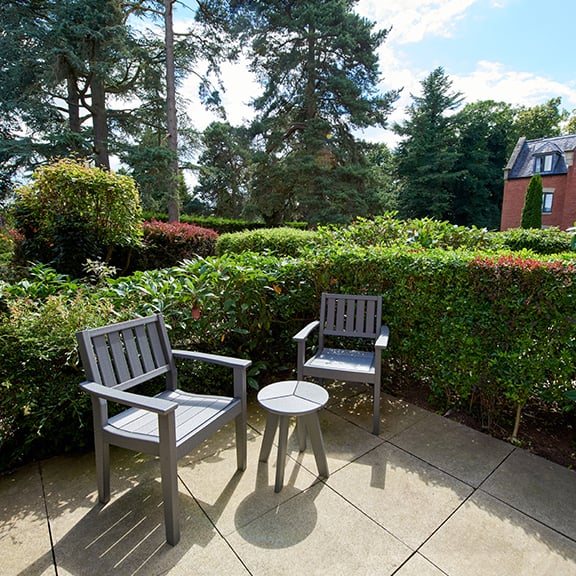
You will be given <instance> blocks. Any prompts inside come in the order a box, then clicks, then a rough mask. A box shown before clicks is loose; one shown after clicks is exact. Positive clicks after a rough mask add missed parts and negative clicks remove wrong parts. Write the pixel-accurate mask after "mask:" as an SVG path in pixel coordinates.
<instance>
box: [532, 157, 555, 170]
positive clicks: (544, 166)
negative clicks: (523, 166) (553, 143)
mask: <svg viewBox="0 0 576 576" xmlns="http://www.w3.org/2000/svg"><path fill="white" fill-rule="evenodd" d="M552 158H553V156H552V154H546V155H545V156H536V158H535V159H534V172H535V173H540V172H552Z"/></svg>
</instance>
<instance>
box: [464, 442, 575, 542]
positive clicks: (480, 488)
mask: <svg viewBox="0 0 576 576" xmlns="http://www.w3.org/2000/svg"><path fill="white" fill-rule="evenodd" d="M517 450H523V449H522V448H518V447H516V446H515V447H514V449H513V450H511V451H510V453H509V454H508V455H507V456H506V457H505V458H504V459H503V460H502V462H500V464H498V466H496V467H495V468H494V470H492V472H490V474H488V476H486V478H484V480H482V482H481V483H480V484H479V486H478V488H477V491H482V492H483V493H484V494H486V495H487V496H489V497H490V498H494V500H497V501H498V502H500V503H502V504H504V505H505V506H508V507H509V508H512V510H515V511H516V512H518V513H519V514H522V516H526V517H527V518H530V519H531V520H534V522H537V523H538V524H541V525H542V526H545V527H546V528H548V529H549V530H552V531H553V532H555V533H556V534H558V535H559V536H562V537H563V538H566V539H568V540H570V541H571V542H576V539H574V538H572V537H571V536H568V534H564V533H563V532H560V530H558V528H555V527H554V526H550V524H547V523H546V522H544V521H543V520H541V519H540V518H536V517H534V516H532V515H531V514H529V513H528V512H526V511H525V510H521V509H520V508H517V507H516V506H514V505H513V504H511V503H510V502H507V501H506V500H504V499H503V498H500V497H499V496H495V495H494V494H491V493H490V492H488V491H487V490H484V489H483V488H482V486H483V484H485V483H486V482H487V481H488V480H489V479H490V478H491V477H492V475H493V474H494V473H495V472H496V471H497V470H498V469H499V468H500V467H501V466H502V465H503V464H504V463H505V462H506V460H508V458H510V456H512V454H514V453H515V452H516V451H517ZM475 492H476V490H475Z"/></svg>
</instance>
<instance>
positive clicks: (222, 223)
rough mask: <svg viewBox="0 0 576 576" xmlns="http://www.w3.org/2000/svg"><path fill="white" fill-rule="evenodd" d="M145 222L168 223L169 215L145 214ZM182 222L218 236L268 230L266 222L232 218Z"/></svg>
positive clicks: (190, 218)
mask: <svg viewBox="0 0 576 576" xmlns="http://www.w3.org/2000/svg"><path fill="white" fill-rule="evenodd" d="M144 219H145V220H158V221H160V222H167V221H168V214H165V213H164V212H145V213H144ZM180 221H181V222H185V223H187V224H195V225H196V226H202V227H204V228H212V229H213V230H216V232H218V234H231V233H234V232H243V231H244V230H260V229H262V228H266V224H265V223H264V222H255V221H250V222H249V221H247V220H234V219H232V218H216V217H215V216H197V215H188V214H182V215H181V216H180ZM285 226H287V227H289V228H300V229H306V228H307V226H308V225H307V223H306V222H286V223H285Z"/></svg>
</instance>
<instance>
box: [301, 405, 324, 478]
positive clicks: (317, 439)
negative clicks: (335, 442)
mask: <svg viewBox="0 0 576 576" xmlns="http://www.w3.org/2000/svg"><path fill="white" fill-rule="evenodd" d="M302 418H304V422H305V423H306V429H307V430H308V434H309V435H310V444H312V450H313V451H314V458H315V459H316V466H317V467H318V474H319V475H320V476H322V477H323V478H328V476H329V475H330V473H329V472H328V460H327V459H326V450H325V448H324V438H323V437H322V430H321V429H320V420H319V419H318V412H313V413H312V414H306V415H305V416H302Z"/></svg>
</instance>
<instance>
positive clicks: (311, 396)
mask: <svg viewBox="0 0 576 576" xmlns="http://www.w3.org/2000/svg"><path fill="white" fill-rule="evenodd" d="M258 402H259V403H260V405H261V406H262V407H263V408H265V409H266V410H267V412H268V414H267V416H266V428H265V429H264V438H263V439H262V447H261V449H260V462H266V461H267V460H268V456H270V451H271V450H272V443H273V441H274V436H275V434H276V428H277V427H278V425H280V434H279V438H278V461H277V464H276V484H275V486H274V491H275V492H280V490H282V486H283V484H284V467H285V464H286V448H287V445H288V424H289V423H290V417H292V416H295V417H296V431H297V434H298V444H299V448H300V451H301V452H302V451H303V450H305V449H306V435H308V436H309V437H310V443H311V444H312V449H313V451H314V458H315V459H316V466H317V467H318V474H319V475H320V476H322V477H324V478H328V475H329V472H328V462H327V460H326V451H325V449H324V439H323V438H322V431H321V430H320V421H319V420H318V410H320V408H322V407H323V406H324V405H325V404H326V402H328V392H326V390H324V388H322V387H321V386H318V385H317V384H312V383H311V382H305V381H303V380H285V381H283V382H276V383H274V384H270V385H268V386H265V387H264V388H262V390H260V392H258Z"/></svg>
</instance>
